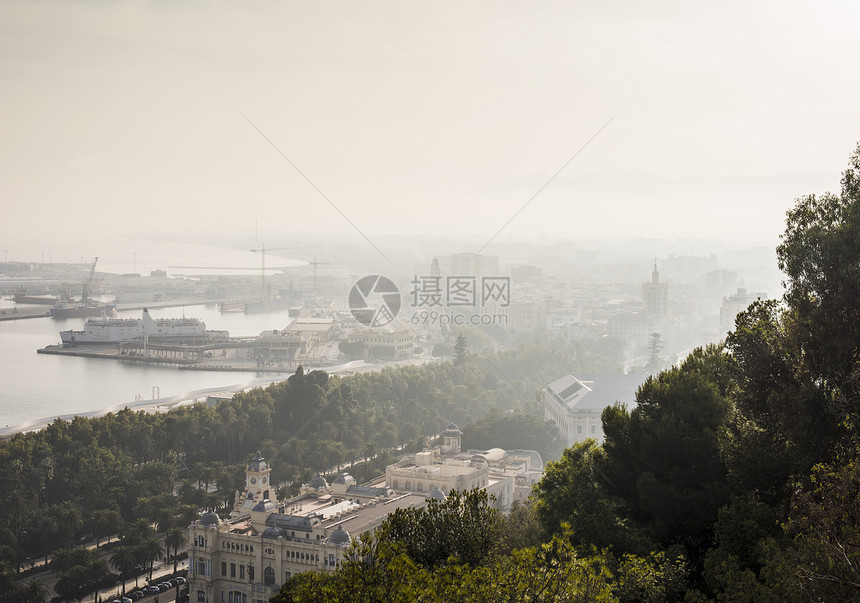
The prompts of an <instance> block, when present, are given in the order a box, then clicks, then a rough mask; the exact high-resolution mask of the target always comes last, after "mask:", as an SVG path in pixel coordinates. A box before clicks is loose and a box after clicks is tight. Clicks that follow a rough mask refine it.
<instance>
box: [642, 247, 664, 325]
mask: <svg viewBox="0 0 860 603" xmlns="http://www.w3.org/2000/svg"><path fill="white" fill-rule="evenodd" d="M642 305H643V306H644V307H645V314H647V315H648V317H649V318H664V317H665V316H666V315H667V314H668V313H669V283H666V282H662V283H661V282H660V273H659V272H657V260H656V259H655V260H654V270H653V271H652V272H651V282H650V283H642Z"/></svg>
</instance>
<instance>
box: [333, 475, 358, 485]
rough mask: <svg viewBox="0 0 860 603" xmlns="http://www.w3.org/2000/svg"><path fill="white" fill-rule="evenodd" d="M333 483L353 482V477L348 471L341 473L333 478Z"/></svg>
mask: <svg viewBox="0 0 860 603" xmlns="http://www.w3.org/2000/svg"><path fill="white" fill-rule="evenodd" d="M332 483H333V484H354V483H355V478H354V477H352V476H351V475H350V474H349V473H341V474H340V475H338V476H337V477H336V478H334V481H333V482H332Z"/></svg>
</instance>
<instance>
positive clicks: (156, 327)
mask: <svg viewBox="0 0 860 603" xmlns="http://www.w3.org/2000/svg"><path fill="white" fill-rule="evenodd" d="M144 334H146V335H148V337H149V340H150V341H152V342H156V341H159V340H167V339H203V338H218V339H226V338H227V337H229V334H228V333H227V331H207V330H206V323H204V322H203V321H202V320H200V319H198V318H156V319H153V318H152V317H151V316H150V315H149V311H148V310H147V309H146V308H144V309H143V316H142V317H141V318H90V319H89V320H87V322H86V324H85V325H84V329H83V331H74V330H69V331H60V339H61V340H62V342H63V345H64V346H73V345H79V344H107V343H120V342H123V341H131V340H135V339H143V336H144Z"/></svg>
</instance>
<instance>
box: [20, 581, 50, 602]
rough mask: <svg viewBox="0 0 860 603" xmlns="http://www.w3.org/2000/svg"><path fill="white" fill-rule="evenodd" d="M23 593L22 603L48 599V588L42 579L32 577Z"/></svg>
mask: <svg viewBox="0 0 860 603" xmlns="http://www.w3.org/2000/svg"><path fill="white" fill-rule="evenodd" d="M22 595H23V597H24V598H23V599H22V600H21V601H22V603H45V601H47V600H48V589H47V588H46V587H45V585H44V584H43V583H42V582H41V581H40V580H36V579H35V578H32V579H31V580H30V581H29V582H27V586H25V587H24V592H23V593H22Z"/></svg>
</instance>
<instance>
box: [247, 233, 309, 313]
mask: <svg viewBox="0 0 860 603" xmlns="http://www.w3.org/2000/svg"><path fill="white" fill-rule="evenodd" d="M286 249H299V247H270V248H268V249H266V244H265V243H263V244H262V245H261V246H260V248H259V249H252V250H251V252H252V253H259V254H260V259H261V260H262V261H261V267H260V288H261V291H260V295H261V299H266V252H267V251H268V252H271V251H284V250H286Z"/></svg>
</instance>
